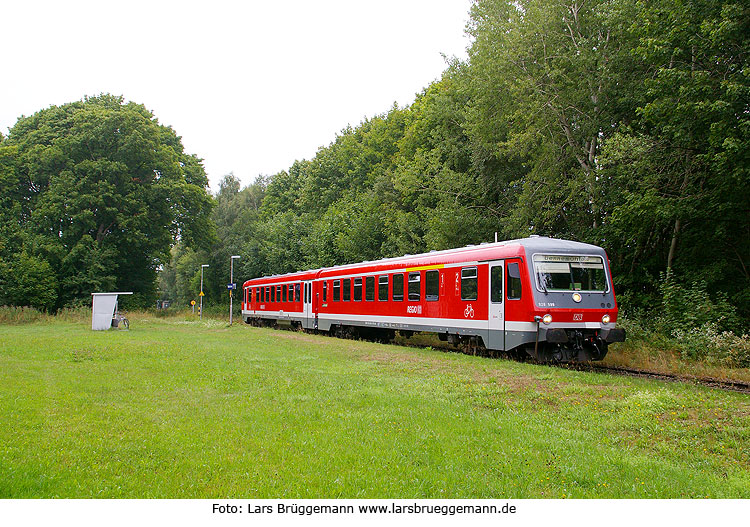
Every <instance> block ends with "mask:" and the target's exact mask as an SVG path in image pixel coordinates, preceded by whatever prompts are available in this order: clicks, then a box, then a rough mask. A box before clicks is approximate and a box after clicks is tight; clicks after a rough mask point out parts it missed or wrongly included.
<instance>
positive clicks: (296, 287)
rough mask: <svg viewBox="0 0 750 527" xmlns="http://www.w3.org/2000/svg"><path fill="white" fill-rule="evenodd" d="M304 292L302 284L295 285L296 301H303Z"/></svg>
mask: <svg viewBox="0 0 750 527" xmlns="http://www.w3.org/2000/svg"><path fill="white" fill-rule="evenodd" d="M301 292H302V286H301V285H300V284H294V301H295V302H299V301H300V300H302V296H301V295H300V293H301Z"/></svg>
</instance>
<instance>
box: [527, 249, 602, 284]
mask: <svg viewBox="0 0 750 527" xmlns="http://www.w3.org/2000/svg"><path fill="white" fill-rule="evenodd" d="M534 271H535V272H536V278H537V288H538V289H539V290H540V291H544V292H547V291H595V292H598V293H603V292H605V291H606V290H607V280H606V279H605V273H604V261H603V260H602V259H601V258H600V257H599V256H566V255H556V254H535V255H534Z"/></svg>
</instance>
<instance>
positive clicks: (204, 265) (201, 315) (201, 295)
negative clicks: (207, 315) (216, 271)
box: [200, 264, 208, 320]
mask: <svg viewBox="0 0 750 527" xmlns="http://www.w3.org/2000/svg"><path fill="white" fill-rule="evenodd" d="M204 267H208V264H202V265H201V294H200V297H201V308H200V312H201V314H200V317H201V318H200V319H201V320H203V268H204Z"/></svg>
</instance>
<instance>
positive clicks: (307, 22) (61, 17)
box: [0, 0, 471, 192]
mask: <svg viewBox="0 0 750 527" xmlns="http://www.w3.org/2000/svg"><path fill="white" fill-rule="evenodd" d="M470 4H471V1H470V0H309V1H302V0H266V1H255V0H248V1H245V2H240V1H222V0H202V1H199V2H191V1H179V2H173V1H160V0H151V1H141V0H130V1H128V2H109V1H106V0H97V1H83V0H66V1H55V2H42V1H35V0H24V1H18V2H6V3H5V4H4V6H3V8H2V10H0V42H1V43H2V44H1V45H2V49H3V54H2V69H0V71H2V73H1V74H0V131H2V133H3V134H6V133H7V129H8V128H9V127H11V126H13V124H14V123H15V122H16V119H17V118H18V117H20V116H21V115H30V114H33V113H34V112H36V111H38V110H41V109H42V108H46V107H48V106H50V105H53V104H54V105H60V104H64V103H67V102H72V101H75V100H80V99H81V98H83V97H84V96H85V95H98V94H99V93H112V94H115V95H123V96H124V97H125V99H127V100H132V101H135V102H138V103H142V104H144V105H145V106H146V107H147V108H148V109H150V110H151V111H153V112H154V114H155V115H156V117H157V118H158V119H159V121H160V122H161V123H163V124H167V125H171V126H172V127H173V128H174V129H175V130H176V131H177V134H178V135H180V136H182V140H183V144H184V146H185V149H186V151H187V152H188V153H191V154H196V155H197V156H199V157H201V158H203V159H204V160H205V161H204V163H205V167H206V171H207V172H208V175H209V179H210V181H211V190H212V191H214V192H215V191H216V189H217V187H218V182H219V180H220V179H221V177H222V176H223V175H224V174H227V173H228V172H230V171H232V172H234V174H235V175H236V176H238V177H239V178H240V179H241V180H242V182H243V184H248V183H250V182H252V181H253V179H254V178H255V177H256V176H257V175H258V174H269V175H270V174H275V173H277V172H279V171H281V170H285V169H287V168H289V166H290V165H291V164H292V163H293V162H294V160H295V159H309V158H311V157H313V156H314V155H315V152H316V151H317V150H318V148H319V147H321V146H326V145H328V144H329V143H331V141H333V140H334V138H335V136H336V134H337V133H338V132H340V131H341V130H342V129H343V128H345V127H346V126H347V125H348V124H351V125H353V126H355V125H357V124H358V123H360V122H361V121H362V120H363V119H364V118H366V117H372V116H374V115H377V114H381V113H384V112H386V111H388V109H389V108H390V107H391V106H392V105H393V103H394V102H396V103H397V104H398V105H399V106H402V107H403V106H406V105H408V104H410V103H411V102H412V101H413V100H414V97H415V95H416V94H417V93H418V92H419V91H421V90H422V89H423V88H425V87H426V86H427V85H429V84H430V82H432V81H433V80H435V79H437V78H439V77H440V74H441V72H442V71H443V70H444V69H445V67H446V63H445V60H444V58H443V57H442V54H445V55H447V56H448V57H451V56H457V57H460V58H464V57H465V56H466V47H467V46H468V44H469V40H468V38H467V37H466V36H465V34H464V28H465V25H466V22H467V20H468V11H469V7H470Z"/></svg>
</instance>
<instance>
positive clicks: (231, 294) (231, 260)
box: [229, 256, 240, 326]
mask: <svg viewBox="0 0 750 527" xmlns="http://www.w3.org/2000/svg"><path fill="white" fill-rule="evenodd" d="M239 258H240V257H239V256H230V257H229V283H230V284H232V285H233V284H234V261H235V260H238V259H239ZM233 297H234V289H230V290H229V325H230V326H231V325H232V299H233Z"/></svg>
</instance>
